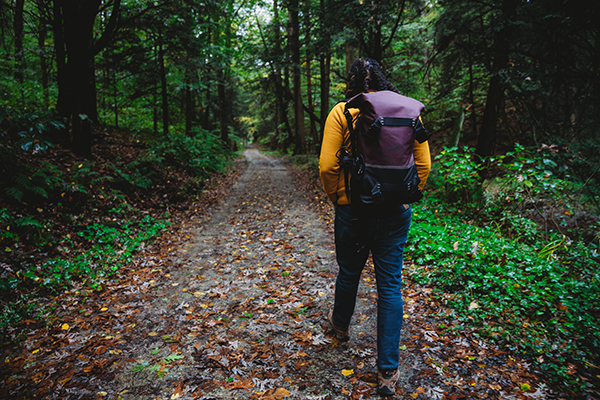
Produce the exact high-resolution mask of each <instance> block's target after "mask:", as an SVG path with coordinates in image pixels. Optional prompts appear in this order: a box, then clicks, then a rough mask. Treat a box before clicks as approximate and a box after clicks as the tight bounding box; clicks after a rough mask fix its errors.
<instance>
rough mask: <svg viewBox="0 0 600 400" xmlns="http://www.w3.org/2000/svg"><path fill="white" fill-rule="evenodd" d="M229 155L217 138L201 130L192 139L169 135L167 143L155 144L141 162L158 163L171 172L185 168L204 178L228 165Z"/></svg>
mask: <svg viewBox="0 0 600 400" xmlns="http://www.w3.org/2000/svg"><path fill="white" fill-rule="evenodd" d="M227 155H228V151H227V150H226V149H224V148H223V145H222V142H221V141H220V139H219V137H218V136H216V135H214V134H212V133H210V132H206V131H203V130H199V132H198V133H196V135H195V136H186V135H184V134H183V133H173V134H169V137H168V139H167V140H163V141H160V142H158V143H156V144H154V145H153V146H152V147H151V148H150V149H149V150H148V151H147V153H146V154H145V155H143V156H142V158H141V162H144V161H146V162H150V163H159V164H162V165H163V166H169V167H173V168H186V169H188V170H190V171H192V172H193V173H194V174H196V175H197V176H199V177H202V178H207V177H208V176H209V175H210V174H211V173H213V172H217V171H221V170H222V169H224V168H225V166H226V165H227Z"/></svg>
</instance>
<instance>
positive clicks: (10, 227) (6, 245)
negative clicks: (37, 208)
mask: <svg viewBox="0 0 600 400" xmlns="http://www.w3.org/2000/svg"><path fill="white" fill-rule="evenodd" d="M50 226H51V224H49V223H44V222H40V221H39V220H37V219H36V218H34V217H33V216H32V215H18V216H15V215H13V214H12V213H9V212H8V210H7V209H6V208H2V209H0V246H2V247H3V249H1V251H5V252H6V251H11V250H10V246H11V245H12V244H14V243H19V242H20V241H21V240H24V239H25V238H27V237H30V238H31V239H35V240H37V241H38V242H39V244H40V245H42V244H43V243H44V241H45V240H44V238H45V231H46V229H47V228H48V227H50Z"/></svg>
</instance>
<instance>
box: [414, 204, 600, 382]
mask: <svg viewBox="0 0 600 400" xmlns="http://www.w3.org/2000/svg"><path fill="white" fill-rule="evenodd" d="M434 207H435V205H434ZM446 211H447V210H446ZM454 211H456V210H454ZM406 251H407V254H408V255H409V257H411V258H412V259H413V261H414V262H415V263H416V264H417V265H418V267H416V269H415V270H414V272H413V278H414V279H415V280H416V281H417V282H419V283H421V284H428V285H433V286H435V287H436V291H437V293H438V296H439V297H440V300H441V301H442V302H443V303H444V304H445V305H447V306H449V307H452V308H453V310H454V311H453V313H452V315H451V317H452V318H455V319H456V321H458V322H459V323H468V324H475V325H476V326H479V327H480V328H481V332H483V333H484V334H487V335H488V336H490V337H492V338H494V339H496V340H498V341H501V342H503V343H505V344H506V345H507V346H508V347H509V348H511V349H512V350H516V351H520V352H523V353H524V354H526V355H528V356H530V357H531V358H532V359H533V360H534V361H536V363H537V364H538V366H539V367H540V368H541V369H542V370H544V371H546V372H547V373H548V374H549V376H550V377H551V378H552V379H553V381H554V382H555V383H560V384H562V385H566V386H565V387H564V389H567V391H570V390H571V389H573V388H574V387H583V386H585V381H584V380H582V379H581V378H580V375H582V374H584V373H585V372H586V371H587V373H588V374H590V373H591V372H593V371H592V370H591V368H590V366H592V365H598V362H599V361H600V360H599V358H598V354H600V326H599V324H598V320H600V303H599V300H600V299H599V293H600V257H599V256H598V244H597V243H595V244H591V245H588V246H586V245H584V244H583V243H581V242H570V241H568V240H566V239H565V238H564V237H554V238H553V241H551V242H550V243H548V244H547V245H545V246H542V245H539V244H538V245H537V247H536V246H533V245H530V244H526V243H524V242H522V241H519V240H512V239H509V238H507V237H505V236H503V234H502V232H501V230H499V229H497V228H495V227H494V226H493V225H490V226H488V227H478V226H475V225H472V224H469V223H465V222H463V221H462V220H460V219H459V218H457V217H454V216H453V215H452V213H446V212H444V211H441V212H440V210H439V209H437V210H433V209H431V208H429V207H426V206H425V207H423V206H421V207H419V206H417V207H415V213H414V220H413V227H412V229H411V231H410V243H409V244H408V245H407V249H406ZM443 292H445V293H446V294H442V293H443ZM569 363H570V364H571V365H572V368H571V370H572V369H573V368H575V369H576V370H577V372H578V373H577V374H573V373H571V372H569V371H567V367H568V365H569ZM591 376H593V375H591ZM569 385H574V386H573V387H571V388H569Z"/></svg>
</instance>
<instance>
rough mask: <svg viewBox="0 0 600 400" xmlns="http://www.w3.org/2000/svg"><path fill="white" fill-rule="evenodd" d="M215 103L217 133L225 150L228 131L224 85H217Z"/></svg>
mask: <svg viewBox="0 0 600 400" xmlns="http://www.w3.org/2000/svg"><path fill="white" fill-rule="evenodd" d="M217 102H218V103H219V131H220V132H221V141H222V142H223V144H224V145H225V147H226V148H229V145H230V144H229V129H228V127H227V119H228V118H227V107H226V105H227V101H226V99H225V83H223V82H219V83H218V84H217Z"/></svg>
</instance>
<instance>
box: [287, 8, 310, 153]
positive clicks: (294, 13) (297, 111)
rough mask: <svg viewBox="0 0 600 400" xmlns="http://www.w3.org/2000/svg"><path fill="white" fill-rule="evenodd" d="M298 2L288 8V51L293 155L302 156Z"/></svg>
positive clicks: (302, 132)
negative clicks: (292, 97) (290, 62)
mask: <svg viewBox="0 0 600 400" xmlns="http://www.w3.org/2000/svg"><path fill="white" fill-rule="evenodd" d="M298 7H299V5H298V0H292V1H290V3H289V6H288V13H289V16H290V32H289V35H290V49H291V52H292V71H293V77H292V82H293V86H294V126H295V128H296V135H295V139H296V140H295V142H296V148H295V151H294V153H296V154H304V153H305V149H306V137H305V129H304V108H303V107H302V86H301V85H302V76H301V73H300V23H299V20H298Z"/></svg>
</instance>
